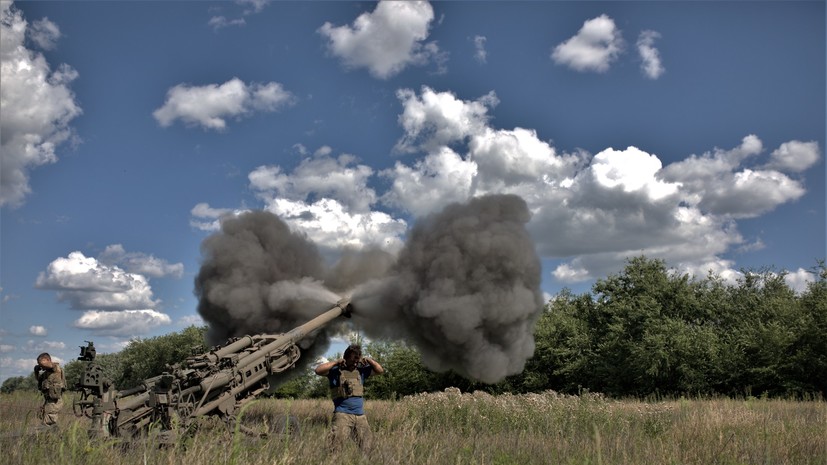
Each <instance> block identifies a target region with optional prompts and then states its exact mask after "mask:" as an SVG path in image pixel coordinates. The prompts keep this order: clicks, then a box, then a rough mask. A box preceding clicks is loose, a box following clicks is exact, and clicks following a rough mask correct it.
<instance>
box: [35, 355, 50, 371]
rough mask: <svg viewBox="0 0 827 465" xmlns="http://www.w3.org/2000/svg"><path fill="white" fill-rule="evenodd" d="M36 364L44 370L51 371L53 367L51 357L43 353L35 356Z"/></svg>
mask: <svg viewBox="0 0 827 465" xmlns="http://www.w3.org/2000/svg"><path fill="white" fill-rule="evenodd" d="M37 364H38V365H40V366H41V367H42V368H46V369H51V368H53V367H54V365H53V364H52V356H51V355H49V354H48V352H43V353H42V354H40V355H38V356H37Z"/></svg>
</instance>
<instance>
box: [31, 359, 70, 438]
mask: <svg viewBox="0 0 827 465" xmlns="http://www.w3.org/2000/svg"><path fill="white" fill-rule="evenodd" d="M34 376H35V378H36V379H37V388H38V389H39V390H40V392H42V393H43V398H44V402H43V407H40V412H39V415H38V418H40V419H41V421H42V422H43V424H44V425H46V426H55V425H57V416H58V413H59V412H60V409H61V408H63V391H64V390H66V378H64V376H63V369H62V368H60V365H58V364H57V363H56V362H53V361H52V357H51V355H49V354H48V353H46V352H44V353H42V354H40V355H38V356H37V365H35V367H34Z"/></svg>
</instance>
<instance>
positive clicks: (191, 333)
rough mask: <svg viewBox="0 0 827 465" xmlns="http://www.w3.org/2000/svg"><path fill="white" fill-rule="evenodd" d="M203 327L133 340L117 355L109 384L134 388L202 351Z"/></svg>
mask: <svg viewBox="0 0 827 465" xmlns="http://www.w3.org/2000/svg"><path fill="white" fill-rule="evenodd" d="M206 332H207V328H206V326H202V327H196V326H190V327H188V328H186V329H184V330H183V331H181V332H180V333H177V332H176V333H171V334H166V335H163V336H157V337H152V338H148V339H134V340H132V341H130V342H129V344H128V345H127V346H126V348H125V349H123V350H122V351H121V352H120V360H119V361H120V364H121V369H120V372H119V373H117V374H116V375H115V376H114V378H113V381H114V382H115V386H116V387H117V388H118V389H125V388H129V387H133V386H136V385H137V384H139V383H140V382H141V381H142V380H144V379H147V378H151V377H153V376H157V375H159V374H161V373H163V372H164V371H167V365H172V364H175V363H179V362H181V361H183V360H184V359H186V358H187V357H189V356H190V355H192V354H193V350H198V348H200V350H198V351H199V352H200V351H201V350H203V347H204V343H205V342H204V341H205V335H206Z"/></svg>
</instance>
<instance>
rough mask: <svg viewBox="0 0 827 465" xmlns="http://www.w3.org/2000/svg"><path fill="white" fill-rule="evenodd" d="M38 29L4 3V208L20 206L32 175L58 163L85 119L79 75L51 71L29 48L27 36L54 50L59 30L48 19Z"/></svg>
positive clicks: (0, 127) (0, 181)
mask: <svg viewBox="0 0 827 465" xmlns="http://www.w3.org/2000/svg"><path fill="white" fill-rule="evenodd" d="M34 24H35V25H34V26H33V27H31V28H29V26H28V22H27V21H26V20H25V19H24V18H23V15H22V13H21V12H20V11H19V10H18V9H17V8H16V7H14V5H12V3H11V2H5V1H4V2H0V82H2V83H3V85H2V86H0V101H2V104H3V117H2V118H0V132H2V134H3V137H2V141H0V207H1V206H6V205H8V206H12V207H17V206H20V205H22V203H23V201H24V199H25V197H26V196H27V195H28V194H29V193H31V187H30V186H29V175H30V172H31V170H32V169H34V168H36V167H38V166H41V165H44V164H48V163H55V162H57V160H58V158H57V150H58V148H59V147H60V146H61V145H63V144H64V143H66V142H67V141H69V140H71V139H72V138H73V137H75V136H74V132H73V129H72V128H71V127H70V126H69V123H71V121H72V120H73V119H75V118H76V117H77V116H78V115H80V114H81V108H80V106H79V105H78V103H77V102H76V101H75V95H74V93H73V92H72V91H71V89H70V88H69V84H70V83H71V82H72V81H73V80H75V79H76V78H77V76H78V74H77V72H76V71H75V70H74V69H72V68H71V67H69V66H68V65H65V64H63V65H60V66H58V67H57V69H56V70H54V71H53V70H52V69H51V67H50V65H49V63H48V62H47V61H46V59H45V57H44V56H43V54H42V53H40V52H37V51H33V50H29V49H27V48H26V47H25V38H26V35H27V34H28V35H29V36H30V38H31V39H32V41H33V42H35V43H36V44H39V45H40V46H41V47H45V48H51V47H53V46H54V41H55V40H57V38H58V37H59V36H60V31H59V29H58V28H57V26H56V25H55V24H54V23H52V22H50V21H48V20H46V19H43V20H40V21H36V22H35V23H34Z"/></svg>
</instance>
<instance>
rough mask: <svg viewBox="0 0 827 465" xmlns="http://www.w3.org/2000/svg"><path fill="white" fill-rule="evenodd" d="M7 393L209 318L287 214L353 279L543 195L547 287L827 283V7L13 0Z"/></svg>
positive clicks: (536, 213) (3, 279)
mask: <svg viewBox="0 0 827 465" xmlns="http://www.w3.org/2000/svg"><path fill="white" fill-rule="evenodd" d="M0 38H2V56H1V58H2V76H0V90H2V113H1V116H2V118H0V120H1V122H0V131H1V132H0V139H2V167H1V168H2V169H0V174H2V185H1V186H0V187H2V191H1V192H0V215H2V216H1V217H0V220H1V221H2V224H1V226H0V227H1V229H0V233H2V235H1V236H0V240H2V243H1V244H2V250H1V252H2V254H0V255H2V256H1V257H0V288H2V290H0V299H1V300H2V313H0V379H5V378H7V377H9V376H17V375H23V374H27V373H28V372H29V371H30V369H31V366H32V365H33V363H34V357H35V356H36V355H37V353H39V352H41V351H44V350H45V351H49V352H52V353H53V354H55V355H56V356H57V357H58V358H59V359H61V360H64V361H67V360H71V359H73V358H75V357H76V356H77V352H78V350H77V346H79V345H81V344H82V343H83V341H84V340H88V339H93V340H94V341H95V342H96V345H97V346H98V347H99V350H100V351H102V352H112V351H116V350H119V349H120V348H122V347H123V345H124V344H125V343H126V342H127V341H128V340H129V339H130V338H134V337H149V336H154V335H159V334H165V333H169V332H171V331H177V330H180V329H182V328H184V327H186V326H187V325H189V324H193V323H196V324H197V323H199V322H200V321H201V320H200V318H199V317H198V314H197V312H196V306H197V301H196V298H195V297H194V295H193V278H194V276H195V274H196V273H197V272H198V268H199V263H200V262H199V261H200V259H201V254H200V250H199V245H200V243H201V241H202V240H203V239H204V238H205V237H207V236H208V235H209V234H211V233H213V232H215V231H216V230H217V227H218V224H219V221H220V218H221V217H223V216H225V215H234V214H238V213H240V212H243V211H246V210H261V209H265V210H268V211H271V212H274V213H276V214H278V215H279V216H280V217H282V218H283V219H285V220H286V221H288V223H289V224H290V226H291V227H292V228H293V229H294V230H296V231H300V232H303V233H305V234H307V236H308V237H309V238H310V239H312V240H313V241H314V242H315V243H316V244H317V246H318V247H319V248H320V250H321V251H322V252H323V253H324V255H325V256H326V257H328V258H329V259H330V260H335V258H336V256H337V253H338V251H340V250H341V248H342V247H345V246H349V247H355V248H364V247H370V246H380V247H383V248H384V249H385V250H387V251H389V252H391V253H393V252H396V251H398V250H399V248H400V247H401V244H402V243H403V242H404V238H405V232H406V231H407V230H408V228H409V227H410V226H411V225H412V224H414V222H415V221H416V218H417V217H420V216H423V215H427V214H429V213H433V212H436V211H439V210H440V209H441V208H442V207H443V206H445V205H446V204H448V203H450V202H455V201H466V200H468V199H469V198H471V197H474V196H479V195H483V194H487V193H514V194H518V195H520V196H521V197H523V198H524V199H525V200H526V202H527V204H528V206H529V208H530V210H531V211H532V214H533V216H532V220H531V222H530V223H529V224H528V226H527V227H528V230H529V232H530V233H531V234H532V237H533V239H534V241H535V244H536V248H537V252H538V254H539V255H540V257H541V258H542V263H543V271H542V273H543V274H542V281H543V284H542V290H543V291H544V292H545V293H547V294H549V295H553V294H554V293H556V292H558V291H559V290H560V289H562V288H563V287H569V288H572V289H574V290H576V291H578V292H583V291H586V290H588V289H589V287H590V285H591V284H592V283H593V282H594V279H596V278H600V277H604V276H606V275H607V274H609V273H614V272H617V271H619V270H620V269H622V267H623V265H624V263H625V259H626V258H627V257H629V256H635V255H640V254H645V255H647V256H650V257H656V258H662V259H664V260H666V261H667V263H668V264H669V266H671V267H674V268H675V269H677V270H679V271H681V272H687V273H692V274H696V275H700V276H704V275H706V273H707V271H708V270H712V271H714V272H716V273H719V274H720V275H721V276H722V277H724V278H725V279H727V280H729V281H732V282H734V281H735V280H737V279H738V277H739V276H740V273H741V271H742V270H743V269H757V268H760V267H765V266H772V267H774V268H775V269H776V270H777V271H787V272H788V273H789V274H788V281H789V282H790V284H791V285H792V286H794V287H795V288H796V289H803V288H804V287H805V286H806V281H807V279H809V276H810V275H809V274H808V272H807V270H809V269H811V268H812V267H813V266H814V265H815V264H816V261H817V260H819V259H824V258H825V185H824V180H825V164H824V147H825V56H827V53H826V52H825V4H824V2H815V1H813V2H746V1H744V2H605V3H604V2H435V3H432V4H429V3H415V2H396V3H394V2H390V3H384V2H383V3H379V4H376V3H353V2H267V1H265V0H252V1H249V0H248V1H236V2H200V1H199V2H86V1H73V2H15V3H10V2H5V1H4V2H2V33H0Z"/></svg>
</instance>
